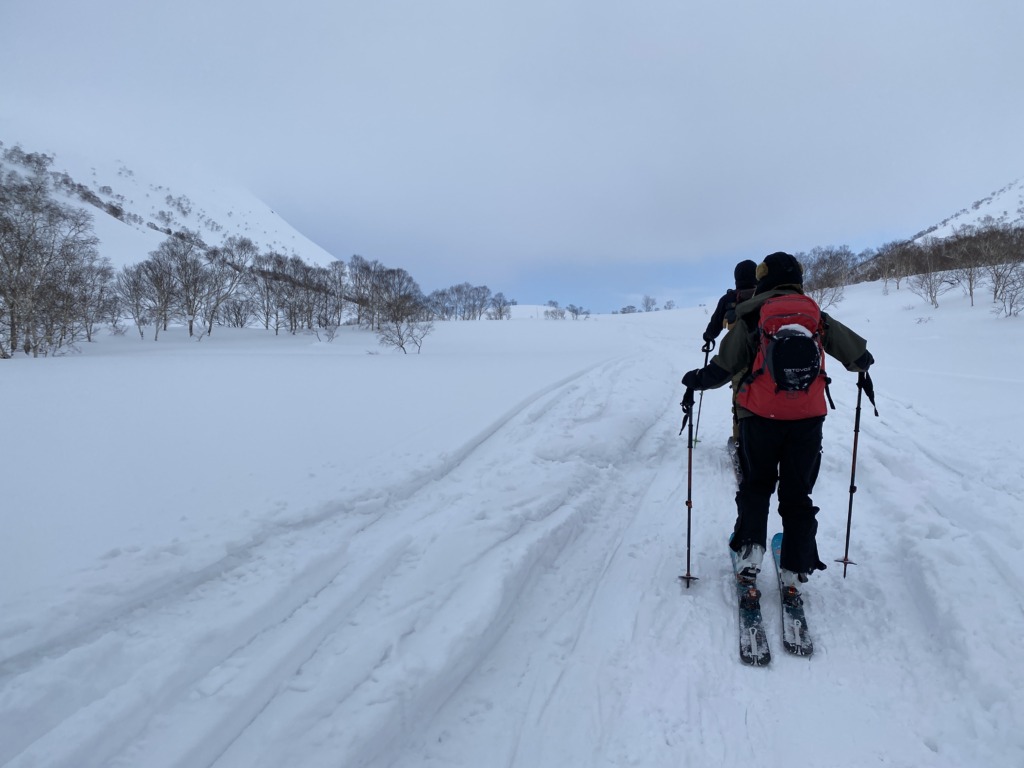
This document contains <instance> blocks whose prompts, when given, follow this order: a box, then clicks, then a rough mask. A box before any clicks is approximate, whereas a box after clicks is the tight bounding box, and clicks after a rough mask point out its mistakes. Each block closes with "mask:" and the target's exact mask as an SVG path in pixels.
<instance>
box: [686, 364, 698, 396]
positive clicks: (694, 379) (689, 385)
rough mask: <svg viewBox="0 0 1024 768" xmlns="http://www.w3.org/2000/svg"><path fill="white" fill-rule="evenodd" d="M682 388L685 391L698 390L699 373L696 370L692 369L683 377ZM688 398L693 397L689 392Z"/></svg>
mask: <svg viewBox="0 0 1024 768" xmlns="http://www.w3.org/2000/svg"><path fill="white" fill-rule="evenodd" d="M683 386H684V387H686V389H687V391H689V390H692V389H700V371H699V370H698V369H696V368H694V369H693V370H692V371H687V372H686V373H685V374H684V375H683ZM690 396H691V397H692V396H693V393H692V392H690ZM691 402H692V400H691Z"/></svg>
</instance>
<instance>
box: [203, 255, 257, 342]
mask: <svg viewBox="0 0 1024 768" xmlns="http://www.w3.org/2000/svg"><path fill="white" fill-rule="evenodd" d="M258 255H259V249H258V248H257V247H256V244H255V243H254V242H253V241H252V240H250V239H249V238H247V237H230V238H228V239H227V240H226V241H225V242H224V245H223V246H221V247H220V248H217V249H214V250H212V251H210V252H209V253H208V254H207V258H206V271H207V279H206V281H205V288H206V293H205V295H204V296H203V297H202V305H201V308H200V309H201V311H202V314H203V319H204V321H205V323H206V335H207V336H209V335H210V334H211V333H213V323H214V320H215V319H216V318H217V314H218V313H219V312H220V310H221V307H222V306H223V305H224V303H225V302H226V301H228V300H229V299H230V298H231V297H232V296H233V295H234V293H235V291H236V290H237V289H238V287H239V286H240V285H241V284H242V283H243V281H244V279H245V275H246V273H247V272H248V271H249V269H250V268H251V267H252V265H253V262H254V261H255V259H256V257H257V256H258Z"/></svg>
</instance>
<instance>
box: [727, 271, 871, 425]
mask: <svg viewBox="0 0 1024 768" xmlns="http://www.w3.org/2000/svg"><path fill="white" fill-rule="evenodd" d="M788 293H803V291H801V290H800V289H799V288H797V287H795V286H792V287H790V286H785V287H779V288H775V289H773V290H771V291H765V292H764V293H759V294H757V295H756V296H754V297H752V298H750V299H748V300H747V301H744V302H743V303H742V304H739V305H738V306H737V307H736V324H735V325H734V326H733V327H732V328H731V329H730V330H729V332H728V333H727V334H726V335H725V338H723V339H722V343H721V345H720V346H719V348H718V354H717V355H715V357H714V358H713V359H712V361H711V362H712V364H714V365H717V366H718V367H719V368H721V369H722V370H724V371H726V372H727V373H729V377H728V378H726V379H724V380H722V381H721V382H719V383H718V384H715V385H713V386H722V385H723V384H725V382H726V381H730V380H731V381H732V385H733V390H734V391H736V390H738V389H739V387H740V385H741V383H742V380H743V378H744V377H745V376H746V375H747V374H748V373H749V372H750V368H751V366H753V364H754V357H755V356H756V354H757V343H758V336H757V321H758V316H759V314H760V310H761V305H762V304H764V302H765V301H767V300H768V299H770V298H772V297H773V296H784V295H786V294H788ZM821 321H822V328H823V330H824V333H823V334H822V339H821V342H822V346H823V347H824V348H825V352H826V353H827V354H829V355H830V356H832V357H834V358H835V359H836V360H838V361H839V362H841V363H842V364H843V365H844V366H845V367H846V370H848V371H853V372H857V371H860V370H861V369H860V368H858V367H857V366H856V365H855V364H854V363H855V361H857V360H860V359H861V356H862V355H863V354H864V353H865V352H866V351H867V348H868V343H867V341H865V340H864V339H862V338H861V337H860V336H858V335H857V334H856V333H854V332H853V331H852V330H850V329H849V328H847V327H846V326H845V325H843V324H842V323H840V322H839V321H838V320H836V319H835V318H833V317H831V316H830V315H828V314H827V313H825V312H822V313H821ZM826 367H827V366H826ZM750 415H752V414H751V413H750V411H748V410H746V409H745V408H740V407H738V406H737V408H736V416H737V418H741V419H742V418H744V417H746V416H750Z"/></svg>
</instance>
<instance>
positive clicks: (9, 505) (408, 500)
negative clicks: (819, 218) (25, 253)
mask: <svg viewBox="0 0 1024 768" xmlns="http://www.w3.org/2000/svg"><path fill="white" fill-rule="evenodd" d="M846 296H847V298H846V300H845V301H844V302H843V303H842V304H841V305H839V306H838V307H836V308H834V312H833V313H834V314H835V315H836V316H837V317H839V318H840V319H842V320H843V321H844V322H846V323H847V324H849V325H850V326H852V327H853V328H855V329H857V330H858V331H860V332H861V333H862V334H863V335H865V336H866V337H868V339H869V341H870V346H871V349H872V351H873V353H874V355H875V357H876V358H877V360H878V364H877V366H876V368H875V369H874V370H873V375H874V379H875V384H876V387H877V391H878V408H879V411H880V414H881V415H880V417H879V418H875V417H874V415H873V414H872V413H871V412H870V409H869V408H868V407H867V404H866V403H865V408H864V411H863V414H862V431H861V435H860V451H859V463H858V467H857V485H858V488H859V490H858V492H857V494H856V498H855V504H854V516H853V535H852V545H851V557H852V559H853V560H855V561H856V562H857V563H858V565H856V566H853V567H851V569H850V573H849V575H848V577H847V578H846V579H843V577H842V569H841V568H840V567H839V566H837V565H833V566H832V567H830V568H829V569H828V571H826V572H824V573H821V574H818V575H816V576H815V577H814V578H813V580H812V582H811V583H810V584H809V585H808V589H807V605H808V615H809V622H810V623H811V630H812V632H813V634H814V638H815V647H816V652H815V655H814V657H813V658H811V659H799V658H791V657H787V656H786V655H785V654H784V653H783V652H782V649H781V643H780V642H779V640H778V636H777V631H776V628H777V626H778V622H779V611H778V607H777V603H776V601H775V600H774V599H773V598H774V597H775V595H776V593H775V592H774V590H773V589H772V588H771V587H769V586H767V585H766V588H765V592H766V599H765V600H764V611H765V616H766V620H767V622H768V625H769V627H770V629H771V630H772V633H771V635H770V640H771V642H772V644H773V650H775V659H774V660H773V662H772V666H771V667H769V668H767V669H750V668H746V667H743V666H742V665H741V664H740V663H739V661H738V659H737V652H736V626H735V622H736V617H735V608H734V604H733V600H734V598H733V589H732V586H731V581H730V579H731V575H730V571H729V561H728V557H727V556H726V550H725V540H726V537H727V535H728V532H729V530H730V528H731V524H732V517H733V502H732V496H733V487H732V479H731V469H730V467H729V464H728V461H727V457H726V453H725V450H724V444H725V440H726V436H727V435H728V433H729V430H730V424H729V420H730V417H729V405H728V400H729V397H728V394H727V392H726V391H715V392H709V393H706V394H705V396H704V398H703V404H702V411H701V422H700V432H699V437H700V438H701V441H700V443H699V444H698V445H697V447H696V449H695V450H694V452H693V468H694V477H693V503H694V506H693V539H692V551H693V570H694V572H695V573H696V574H697V575H698V576H699V577H700V580H699V581H697V582H696V583H695V584H694V585H693V586H692V587H691V588H690V589H689V590H684V589H682V587H681V586H680V584H679V582H678V580H677V576H678V575H679V574H680V573H681V572H682V569H683V557H684V552H685V500H686V494H687V477H686V459H687V448H686V442H685V440H684V439H683V438H681V437H679V435H678V432H679V425H680V417H681V412H680V410H679V405H678V403H679V399H680V397H681V395H682V388H681V386H680V385H679V383H678V382H679V378H680V376H681V374H682V373H683V372H684V371H685V370H687V369H688V368H690V367H694V366H696V365H698V364H700V363H702V362H703V357H704V356H703V354H702V353H700V352H699V348H700V344H699V339H700V333H701V331H702V330H703V328H704V326H705V324H706V322H707V317H706V315H705V311H704V310H703V309H685V310H676V311H670V312H659V313H652V314H641V315H618V316H595V317H592V318H591V319H589V320H585V321H583V320H581V321H575V322H574V321H571V320H566V321H561V322H558V321H544V320H537V319H519V320H513V321H509V322H479V323H451V324H444V323H441V324H438V326H437V328H436V330H435V332H434V334H433V335H431V336H430V337H428V339H427V340H426V343H425V344H424V348H423V353H422V354H421V355H409V356H404V355H397V354H391V353H389V352H383V353H380V354H375V353H376V352H378V348H376V347H375V341H374V339H373V337H372V336H369V335H366V334H363V333H361V332H359V331H355V330H352V329H343V332H342V333H341V334H340V335H339V337H338V338H336V339H335V340H334V342H333V343H326V342H318V341H317V340H316V339H315V338H313V337H298V338H292V337H288V338H273V337H269V336H267V335H265V334H262V333H259V332H257V331H238V332H234V333H232V332H230V331H231V329H223V330H222V331H220V332H218V333H217V334H215V335H214V336H212V337H210V338H208V339H206V340H204V341H203V342H202V343H201V344H196V343H194V342H189V341H187V340H186V339H185V338H184V334H183V333H181V332H179V333H177V334H175V333H173V332H172V333H169V334H168V335H167V336H166V337H164V336H161V341H160V342H159V343H152V342H150V343H141V342H137V341H136V340H134V339H130V338H128V337H103V338H101V339H100V340H99V341H98V342H97V343H95V344H92V345H88V346H87V347H86V348H85V349H84V350H83V354H81V355H78V356H73V357H64V358H54V359H41V360H31V359H28V358H24V359H23V358H16V359H14V360H10V361H5V365H4V388H5V393H6V397H7V398H8V399H9V402H17V403H31V404H33V407H26V408H18V409H11V410H9V411H8V412H7V414H6V418H5V434H6V435H8V436H16V439H11V438H8V439H5V440H3V441H0V473H2V474H0V481H2V483H3V487H4V489H5V504H4V507H3V516H4V528H5V536H4V537H2V538H0V583H2V584H4V585H5V586H4V587H3V590H2V591H0V765H5V766H12V767H17V768H26V767H27V766H54V767H57V766H67V767H68V768H70V767H71V766H74V768H87V767H88V766H117V767H124V766H146V768H158V767H160V766H175V767H179V768H185V767H186V766H188V767H189V768H192V767H194V766H217V767H218V768H234V767H236V766H237V767H242V766H244V767H245V768H254V767H256V766H268V767H274V768H278V767H280V766H303V767H304V768H305V767H311V768H315V767H318V766H332V767H333V766H346V768H348V767H353V766H372V767H373V768H384V767H385V766H395V767H399V768H411V767H412V766H417V767H421V766H446V767H447V766H473V767H474V768H478V767H479V766H521V767H523V768H527V767H529V768H547V767H549V766H550V767H551V768H554V767H556V766H557V767H558V768H565V766H631V765H636V766H645V767H647V766H665V767H666V768H667V767H668V766H672V767H673V768H675V767H677V766H680V765H693V766H709V765H715V766H726V767H732V766H744V767H745V766H750V765H761V766H768V767H769V768H774V767H776V766H777V767H778V768H782V767H783V766H786V767H788V766H791V765H793V764H795V763H798V762H799V763H800V764H814V765H821V766H830V767H833V768H845V767H847V766H848V767H849V768H853V767H855V766H856V767H858V768H859V767H861V766H866V765H886V766H907V767H909V766H939V767H942V768H951V767H953V766H957V767H959V766H974V765H985V766H994V767H996V768H1011V766H1020V765H1022V764H1024V735H1022V734H1021V731H1020V724H1021V723H1022V722H1024V704H1022V703H1021V698H1020V696H1019V695H1018V693H1019V691H1020V690H1021V689H1022V688H1024V665H1021V664H1020V662H1019V652H1018V651H1017V648H1016V645H1017V643H1018V639H1019V638H1020V637H1022V636H1024V601H1022V599H1021V597H1020V595H1021V592H1022V586H1024V562H1022V560H1021V557H1020V554H1019V553H1020V551H1021V547H1022V544H1024V542H1022V534H1021V524H1020V520H1021V512H1020V510H1021V508H1022V503H1024V479H1022V477H1021V473H1020V465H1021V453H1020V448H1019V442H1018V436H1019V434H1020V433H1021V430H1022V427H1024V405H1022V404H1021V400H1020V398H1017V397H1015V396H1013V393H1014V392H1015V391H1016V389H1018V388H1019V387H1020V386H1021V385H1022V384H1024V362H1022V361H1021V358H1020V356H1019V355H1007V354H1005V351H1006V350H1008V349H1019V348H1020V340H1021V333H1022V329H1021V325H1020V323H1019V321H1017V320H1013V319H1005V318H996V317H994V316H993V315H991V314H989V313H988V312H987V311H986V309H985V308H984V307H981V306H979V307H975V308H971V307H969V306H967V302H966V300H960V299H952V298H950V299H949V300H947V301H944V302H943V306H942V308H941V309H939V310H933V309H931V308H930V307H927V306H925V305H924V303H923V302H922V301H921V300H920V299H918V298H917V297H914V296H912V295H909V294H907V293H906V292H895V291H894V292H892V293H890V294H888V295H885V294H883V292H882V289H881V287H880V286H879V285H878V284H867V285H860V286H855V287H852V288H848V289H847V292H846ZM368 352H370V353H374V354H367V353H368ZM994 361H998V364H995V362H994ZM832 374H833V377H834V379H835V382H834V384H833V387H832V390H833V396H834V398H835V400H836V403H837V406H838V409H837V411H835V412H834V413H832V414H831V415H830V416H829V418H828V420H827V422H826V433H825V453H824V460H823V468H822V475H821V479H820V480H819V484H818V487H817V489H816V493H815V501H816V503H818V504H819V505H820V506H821V507H822V513H821V515H820V520H821V528H820V532H819V547H820V550H821V552H822V554H823V556H824V557H825V558H826V559H827V560H828V561H830V562H831V559H832V558H834V557H840V556H841V555H842V554H843V545H844V536H845V524H846V512H847V506H848V501H849V483H850V470H851V457H850V448H851V445H852V437H853V432H852V429H853V418H854V403H855V398H856V387H855V386H854V382H855V378H854V376H853V375H852V374H847V373H845V372H843V371H841V370H840V369H839V367H838V366H837V365H835V364H833V366H832ZM55 479H56V480H59V482H55ZM777 525H778V519H777V517H773V520H772V522H771V527H772V529H774V528H775V527H777Z"/></svg>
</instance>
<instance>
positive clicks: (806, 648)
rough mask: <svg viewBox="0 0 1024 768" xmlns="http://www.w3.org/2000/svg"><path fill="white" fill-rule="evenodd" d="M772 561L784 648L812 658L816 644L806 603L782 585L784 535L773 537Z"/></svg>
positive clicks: (795, 592)
mask: <svg viewBox="0 0 1024 768" xmlns="http://www.w3.org/2000/svg"><path fill="white" fill-rule="evenodd" d="M772 559H773V560H774V561H775V575H776V576H777V577H778V580H779V594H780V595H781V596H782V647H783V648H785V649H786V650H787V651H788V652H789V653H792V654H793V655H794V656H810V655H811V654H812V653H814V643H813V642H812V641H811V633H810V631H809V630H808V629H807V617H806V615H805V614H804V601H803V598H802V597H801V596H800V593H799V592H797V591H796V590H794V589H792V588H788V589H787V588H786V587H784V586H783V585H782V534H781V533H776V534H775V535H774V536H773V537H772Z"/></svg>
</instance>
